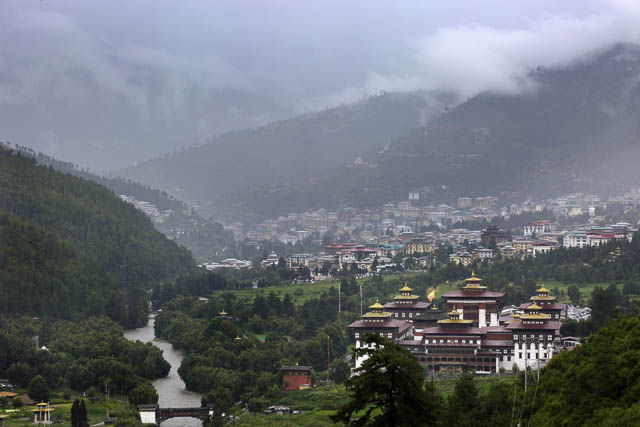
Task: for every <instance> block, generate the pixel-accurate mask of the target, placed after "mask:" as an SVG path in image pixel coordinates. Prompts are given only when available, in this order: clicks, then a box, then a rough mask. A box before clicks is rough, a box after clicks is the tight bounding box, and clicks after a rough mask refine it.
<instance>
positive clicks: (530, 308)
mask: <svg viewBox="0 0 640 427" xmlns="http://www.w3.org/2000/svg"><path fill="white" fill-rule="evenodd" d="M525 310H542V307H540V306H539V305H538V304H536V303H534V302H533V303H531V304H529V305H528V306H527V307H526V308H525Z"/></svg>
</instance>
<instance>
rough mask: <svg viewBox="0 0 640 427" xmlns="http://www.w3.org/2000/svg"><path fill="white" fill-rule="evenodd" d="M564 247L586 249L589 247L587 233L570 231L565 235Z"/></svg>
mask: <svg viewBox="0 0 640 427" xmlns="http://www.w3.org/2000/svg"><path fill="white" fill-rule="evenodd" d="M562 246H564V247H565V248H586V247H587V246H589V238H588V236H587V233H586V232H584V231H580V230H573V231H569V232H568V233H567V234H565V235H564V240H563V242H562Z"/></svg>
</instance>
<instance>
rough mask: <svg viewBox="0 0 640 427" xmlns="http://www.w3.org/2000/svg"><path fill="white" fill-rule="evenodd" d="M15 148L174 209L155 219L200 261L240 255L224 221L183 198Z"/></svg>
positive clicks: (40, 161)
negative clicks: (208, 215) (160, 219)
mask: <svg viewBox="0 0 640 427" xmlns="http://www.w3.org/2000/svg"><path fill="white" fill-rule="evenodd" d="M15 150H17V151H19V152H20V153H22V154H24V155H25V156H27V157H31V158H33V159H34V160H35V161H36V163H37V164H39V165H44V166H51V167H52V168H54V169H55V170H57V171H60V172H62V173H65V174H70V175H73V176H77V177H79V178H83V179H86V180H88V181H93V182H95V183H96V184H99V185H101V186H104V187H107V188H108V189H110V190H111V191H113V192H114V193H115V194H116V195H120V194H125V195H127V196H132V197H134V198H135V199H136V200H140V201H145V202H149V203H151V204H153V205H155V206H156V207H157V208H158V210H160V211H166V210H168V209H171V210H172V211H174V212H173V214H172V215H171V216H169V217H167V218H165V219H164V221H163V222H158V223H154V227H155V228H156V229H157V230H158V231H160V232H162V233H163V234H165V235H167V236H168V237H169V238H171V239H173V240H174V241H175V242H176V243H178V244H179V245H181V246H184V247H186V248H189V250H190V251H191V253H192V254H193V256H194V257H195V258H196V259H198V260H201V261H208V260H211V259H222V258H226V257H237V256H238V253H237V247H236V242H235V239H234V237H233V234H232V233H231V232H229V231H226V230H224V228H223V226H222V224H220V223H218V222H213V221H212V220H211V219H209V220H207V219H205V218H203V217H201V216H200V215H198V213H197V212H195V210H194V209H191V208H189V207H188V206H187V205H186V204H185V203H184V202H183V201H181V200H178V199H176V198H175V197H173V196H171V195H169V194H167V193H166V192H165V191H160V190H156V189H153V188H151V187H149V186H148V185H143V184H140V183H138V182H135V181H132V180H130V179H126V178H122V177H111V176H101V175H97V174H95V173H92V172H91V171H89V170H88V169H81V168H79V167H78V165H75V164H73V163H70V162H63V161H61V160H58V159H55V158H52V157H50V156H47V155H45V154H42V153H36V152H35V151H33V150H32V149H30V148H28V147H23V146H15Z"/></svg>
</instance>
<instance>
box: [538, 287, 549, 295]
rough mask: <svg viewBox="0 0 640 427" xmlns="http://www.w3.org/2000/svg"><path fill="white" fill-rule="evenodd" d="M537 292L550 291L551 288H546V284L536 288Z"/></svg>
mask: <svg viewBox="0 0 640 427" xmlns="http://www.w3.org/2000/svg"><path fill="white" fill-rule="evenodd" d="M536 292H545V293H548V292H549V289H547V288H545V287H544V285H542V286H540V289H538V290H536Z"/></svg>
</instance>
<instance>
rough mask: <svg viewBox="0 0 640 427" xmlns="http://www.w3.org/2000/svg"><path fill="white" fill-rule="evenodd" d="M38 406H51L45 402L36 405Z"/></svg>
mask: <svg viewBox="0 0 640 427" xmlns="http://www.w3.org/2000/svg"><path fill="white" fill-rule="evenodd" d="M36 406H49V404H48V403H44V402H40V403H36Z"/></svg>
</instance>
